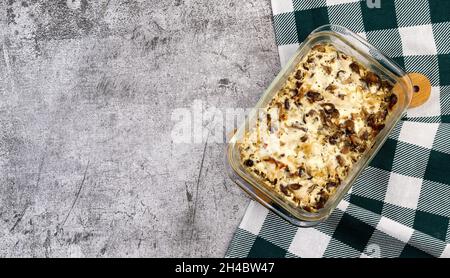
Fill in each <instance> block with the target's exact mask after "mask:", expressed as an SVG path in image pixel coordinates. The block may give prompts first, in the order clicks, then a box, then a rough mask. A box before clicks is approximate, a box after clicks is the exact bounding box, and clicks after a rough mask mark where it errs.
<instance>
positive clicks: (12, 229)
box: [0, 0, 279, 257]
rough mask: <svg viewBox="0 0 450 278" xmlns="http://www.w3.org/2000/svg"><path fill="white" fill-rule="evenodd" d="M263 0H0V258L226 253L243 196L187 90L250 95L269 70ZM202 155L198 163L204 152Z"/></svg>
mask: <svg viewBox="0 0 450 278" xmlns="http://www.w3.org/2000/svg"><path fill="white" fill-rule="evenodd" d="M270 16H271V9H270V2H269V0H264V1H262V0H250V1H240V0H232V1H218V0H214V1H200V0H174V1H160V0H158V1H156V0H150V1H144V0H141V1H129V0H128V1H127V0H121V1H114V0H102V1H94V0H81V1H80V0H68V1H67V0H50V1H47V0H24V1H18V0H17V1H15V0H2V1H1V2H0V19H1V26H0V27H1V28H0V32H1V33H0V42H1V43H0V50H1V51H0V97H1V100H0V126H1V128H0V257H10V256H11V257H12V256H39V257H44V256H49V257H62V256H159V257H163V256H202V257H203V256H205V257H207V256H223V255H224V253H225V250H226V248H227V246H228V243H229V240H230V239H231V236H232V234H233V232H234V229H235V228H236V226H237V225H238V223H239V221H240V219H241V217H242V215H243V213H244V211H245V209H246V206H247V203H248V198H247V197H246V196H245V195H244V193H242V192H241V191H240V189H239V188H238V187H237V186H235V185H234V184H232V182H231V181H230V180H229V179H228V178H227V176H226V174H225V168H224V154H223V150H224V146H223V145H222V144H216V143H208V144H195V145H194V144H183V145H180V144H173V143H172V142H171V138H170V132H171V128H172V127H173V125H174V122H172V121H171V120H170V115H171V112H172V111H173V109H175V108H177V107H188V106H190V105H191V104H192V101H193V99H200V100H203V101H204V102H205V103H206V104H207V105H214V106H217V107H251V106H252V105H254V103H255V102H256V101H257V99H258V98H259V96H260V94H261V93H262V91H263V89H264V88H265V87H266V86H267V85H268V84H270V82H271V80H272V79H273V77H274V76H275V75H276V73H277V72H278V69H279V61H278V56H277V51H276V47H275V43H274V37H273V36H274V35H273V29H272V24H271V17H270ZM202 161H203V163H202Z"/></svg>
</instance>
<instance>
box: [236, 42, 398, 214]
mask: <svg viewBox="0 0 450 278" xmlns="http://www.w3.org/2000/svg"><path fill="white" fill-rule="evenodd" d="M396 102H397V97H396V96H395V95H394V94H393V93H392V86H391V85H390V84H389V83H388V82H386V81H383V80H381V78H380V77H378V76H377V75H376V74H374V73H372V72H370V71H368V70H367V69H366V68H365V67H363V66H362V65H361V64H359V63H358V62H356V61H355V59H354V58H352V57H349V56H347V55H345V54H343V53H341V52H339V51H337V50H336V49H335V47H334V46H333V45H330V44H327V45H316V46H315V47H313V48H312V49H311V51H310V52H309V54H308V55H306V56H305V57H304V58H303V59H302V61H301V62H300V63H299V64H298V65H297V66H296V69H295V71H294V72H293V73H292V74H291V75H290V76H289V77H288V80H287V81H286V83H285V84H284V86H283V88H282V89H281V90H280V91H279V92H278V93H277V94H276V95H275V96H274V98H273V99H272V100H271V102H270V103H269V105H268V106H267V107H266V108H265V109H264V113H262V114H261V115H260V116H259V118H258V120H257V122H256V125H255V127H254V128H253V129H251V130H249V131H248V132H247V133H246V134H245V136H244V138H243V141H242V142H241V144H240V153H241V159H242V162H243V164H244V166H245V167H246V168H247V169H248V171H249V172H251V173H252V174H253V175H256V176H257V177H259V178H260V179H262V180H263V181H264V182H263V183H264V185H265V186H266V187H268V188H270V189H271V190H273V191H275V192H276V193H277V194H279V195H280V196H282V197H283V198H284V199H285V200H287V201H289V203H291V204H293V205H294V206H298V207H301V208H303V209H304V210H306V211H310V212H311V211H317V210H318V209H321V208H322V207H323V206H324V204H325V203H326V201H327V200H328V198H329V197H330V196H331V195H332V194H333V193H334V192H335V191H336V189H337V187H338V186H339V185H340V183H341V182H342V181H343V180H344V179H345V178H346V176H347V175H348V172H349V170H350V168H351V167H352V165H354V164H355V163H356V162H357V161H358V160H359V158H360V157H361V156H362V154H363V153H364V152H365V151H366V150H368V149H369V148H370V147H371V146H372V145H373V143H374V139H375V136H376V135H377V134H378V132H379V131H380V130H381V129H383V127H384V123H385V120H386V117H387V116H388V113H389V111H390V110H391V109H392V107H393V106H394V105H395V103H396Z"/></svg>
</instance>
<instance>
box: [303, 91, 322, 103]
mask: <svg viewBox="0 0 450 278" xmlns="http://www.w3.org/2000/svg"><path fill="white" fill-rule="evenodd" d="M306 97H307V98H308V101H309V102H310V103H313V102H316V101H321V100H323V96H322V95H321V94H320V93H318V92H315V91H308V92H307V93H306Z"/></svg>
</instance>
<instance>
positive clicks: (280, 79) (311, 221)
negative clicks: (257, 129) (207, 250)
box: [226, 25, 413, 227]
mask: <svg viewBox="0 0 450 278" xmlns="http://www.w3.org/2000/svg"><path fill="white" fill-rule="evenodd" d="M324 43H330V44H332V45H333V46H334V47H335V48H336V49H337V50H339V51H341V52H343V53H344V54H346V55H348V56H352V57H353V58H355V59H356V60H357V61H358V62H359V63H361V64H362V65H364V66H365V67H366V68H367V69H368V70H370V71H372V72H374V73H376V74H377V75H378V76H379V77H381V78H382V79H385V80H387V81H389V82H391V84H393V85H394V88H393V92H394V93H395V95H396V96H397V98H398V102H397V104H396V105H395V106H394V108H393V110H392V111H391V113H389V116H388V117H387V119H386V122H385V128H384V129H382V130H381V131H380V133H379V134H378V135H377V136H376V137H375V139H374V144H373V146H372V148H370V149H368V150H366V151H365V152H364V153H363V155H362V156H361V158H360V159H359V160H358V161H357V162H356V163H355V164H354V165H353V167H352V168H351V169H350V171H349V173H348V175H347V177H346V179H344V180H343V181H342V182H341V184H340V185H339V187H338V188H337V190H336V192H335V193H334V194H333V195H332V196H331V197H330V198H329V199H328V201H327V202H326V203H325V205H324V207H323V208H321V209H319V210H318V211H316V212H308V211H306V210H303V209H301V208H299V207H295V206H294V205H291V204H290V203H289V202H287V201H286V200H284V199H283V198H281V197H280V196H278V194H277V193H276V192H274V191H272V190H270V189H268V188H267V187H266V186H265V185H264V184H263V182H262V181H261V180H259V179H258V178H257V177H256V176H254V175H252V174H250V173H249V172H248V171H247V170H246V168H245V166H244V165H243V164H242V162H241V159H240V153H239V148H238V146H239V142H240V140H241V139H242V138H243V136H244V134H245V131H247V130H249V129H250V128H252V127H253V126H254V125H255V122H256V118H257V113H250V114H249V115H248V117H246V120H245V122H244V123H242V125H241V126H240V127H239V128H238V129H237V131H236V132H235V134H234V135H233V137H232V138H231V139H230V141H229V144H228V146H227V151H226V152H227V155H226V157H227V162H228V166H229V167H228V173H229V176H230V178H231V179H232V180H233V181H234V182H235V183H236V184H237V185H239V186H240V187H241V188H242V189H243V190H244V191H245V192H247V193H248V194H249V195H250V196H252V197H253V198H254V199H255V200H256V201H258V202H259V203H261V204H262V205H264V206H265V207H267V208H268V209H270V210H271V211H272V212H274V213H275V214H277V215H279V216H280V217H282V218H283V219H285V220H287V221H289V222H290V223H292V224H294V225H296V226H299V227H309V226H314V225H317V224H318V223H321V222H323V221H325V220H326V219H327V218H328V217H329V216H330V214H331V213H332V211H333V210H334V209H335V208H336V207H337V205H338V204H339V202H340V201H341V200H342V199H343V198H344V196H345V194H346V193H347V192H348V190H349V189H350V188H351V186H352V185H353V184H354V182H355V180H356V179H357V178H358V176H359V175H360V174H361V172H362V171H363V170H364V168H365V167H366V166H367V165H368V164H369V162H370V161H371V160H372V158H373V157H374V156H375V155H376V153H377V152H378V150H379V149H380V147H381V146H382V145H383V143H384V142H385V141H386V139H387V137H388V135H389V133H390V132H391V131H392V129H393V128H394V126H395V125H396V123H397V122H398V121H399V120H400V119H401V118H402V116H403V115H404V114H405V112H406V109H407V108H408V106H409V103H410V101H411V98H412V93H413V86H412V83H411V80H410V79H409V77H408V76H407V74H406V73H405V71H403V70H402V69H401V68H400V67H399V66H398V65H397V64H396V63H395V62H393V61H392V60H391V59H389V58H387V57H386V56H385V55H383V54H382V53H381V52H380V51H379V50H377V49H376V48H375V47H373V46H372V45H370V44H369V43H368V42H367V41H365V40H364V39H363V38H361V37H360V36H358V35H356V34H354V33H353V32H351V31H350V30H348V29H346V28H345V27H342V26H338V25H324V26H321V27H319V28H317V29H316V30H314V31H313V32H312V33H311V34H310V35H309V36H308V37H307V38H306V39H305V41H304V42H303V43H301V44H300V46H299V48H298V50H297V51H296V53H295V54H294V55H293V57H292V58H291V59H290V60H289V62H288V63H287V64H286V65H285V66H284V67H283V69H282V70H281V71H280V73H279V74H278V76H277V77H276V78H275V79H274V81H273V82H272V83H271V85H270V86H269V87H268V88H267V90H266V91H265V93H264V94H263V95H262V97H261V99H260V100H259V101H258V103H257V104H256V106H255V110H254V111H257V110H258V109H262V108H264V107H265V106H266V105H267V104H268V103H269V102H270V101H271V100H272V98H273V97H274V96H275V94H276V93H277V92H278V91H279V90H280V88H281V87H282V86H283V84H284V83H285V82H286V80H287V78H288V76H289V75H290V74H291V73H292V72H293V70H295V67H296V65H297V64H298V63H299V62H300V61H301V60H302V58H303V57H304V56H305V55H306V54H307V53H308V52H309V51H310V49H311V48H312V47H313V46H314V45H317V44H324ZM254 111H253V112H254Z"/></svg>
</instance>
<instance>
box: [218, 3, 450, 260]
mask: <svg viewBox="0 0 450 278" xmlns="http://www.w3.org/2000/svg"><path fill="white" fill-rule="evenodd" d="M369 2H370V3H369ZM373 3H375V7H374V5H373ZM378 3H379V7H376V6H377V5H376V4H377V1H365V0H364V1H357V0H310V1H308V0H272V8H273V22H274V27H275V34H276V40H277V45H278V50H279V54H280V59H281V63H282V64H284V63H286V62H287V61H288V59H289V58H290V56H291V55H292V54H293V53H294V52H295V50H296V49H297V48H298V45H299V42H302V41H303V40H304V39H305V38H306V36H307V35H308V34H309V33H310V32H311V31H312V30H313V29H315V28H316V27H318V26H321V25H324V24H338V25H342V26H345V27H347V28H349V29H351V30H353V31H354V32H355V33H358V34H359V35H360V36H362V37H364V38H365V39H367V40H368V41H369V42H370V43H371V44H373V45H374V46H375V47H377V48H379V49H380V50H381V51H382V52H384V53H385V54H387V56H389V57H391V58H393V59H394V60H395V61H396V62H397V63H398V64H399V65H400V66H402V67H403V68H404V69H405V70H406V71H407V72H420V73H422V74H424V75H426V76H427V77H428V78H429V80H430V82H431V85H432V92H431V97H430V99H429V100H428V101H427V102H426V103H425V104H424V105H422V106H420V107H418V108H414V109H409V110H408V112H407V115H406V117H405V118H403V119H402V121H401V122H400V123H399V124H398V125H397V126H396V128H395V130H394V131H393V132H392V134H391V135H390V136H389V138H388V140H387V141H386V143H385V144H384V146H383V147H382V149H381V150H380V152H379V153H378V155H377V156H376V157H375V158H374V160H373V161H372V162H371V164H370V166H369V167H368V168H367V169H366V170H365V171H364V172H363V173H362V175H361V176H360V178H359V179H358V180H357V182H356V183H355V185H354V186H353V188H352V190H351V191H350V192H349V194H348V195H347V196H346V197H345V198H344V200H343V201H342V202H341V203H340V204H339V206H338V208H337V209H336V210H335V211H334V212H333V214H332V215H331V217H330V218H329V219H328V220H327V221H326V222H325V223H322V224H320V225H318V226H317V227H314V228H297V227H294V226H292V225H290V224H289V223H287V222H285V221H284V220H282V219H280V218H279V217H277V216H276V215H274V214H273V213H271V212H269V211H268V210H267V209H265V208H264V207H262V206H261V205H259V204H257V203H256V202H253V201H252V202H251V203H250V206H249V207H248V209H247V212H246V214H245V216H244V218H243V220H242V222H241V224H240V226H239V228H238V229H237V231H236V233H235V235H234V238H233V239H232V241H231V243H230V246H229V249H228V251H227V254H226V256H227V257H450V227H449V222H450V221H449V220H450V41H449V38H450V1H447V0H395V1H392V0H380V1H379V2H378Z"/></svg>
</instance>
